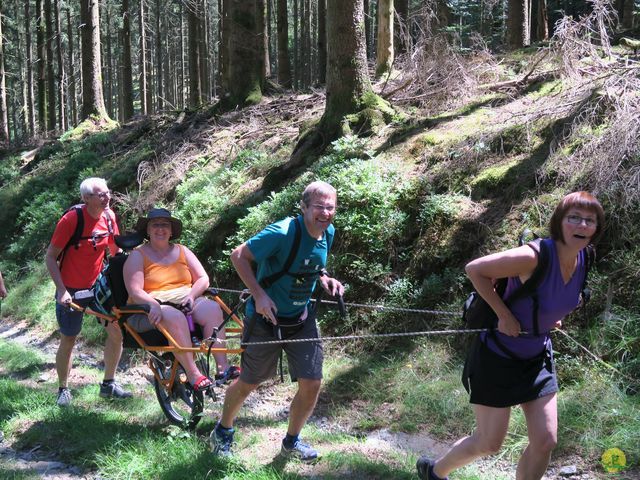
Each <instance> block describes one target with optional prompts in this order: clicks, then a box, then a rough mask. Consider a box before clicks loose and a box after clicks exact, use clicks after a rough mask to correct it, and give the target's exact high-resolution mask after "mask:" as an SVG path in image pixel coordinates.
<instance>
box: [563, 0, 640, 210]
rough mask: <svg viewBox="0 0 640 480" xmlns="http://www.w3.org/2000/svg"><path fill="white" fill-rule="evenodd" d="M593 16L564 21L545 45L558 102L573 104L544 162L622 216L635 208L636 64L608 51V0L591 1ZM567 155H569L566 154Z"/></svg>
mask: <svg viewBox="0 0 640 480" xmlns="http://www.w3.org/2000/svg"><path fill="white" fill-rule="evenodd" d="M592 3H593V4H594V9H593V12H592V13H591V14H590V15H588V16H585V17H583V18H581V19H578V20H571V19H568V18H565V19H563V20H562V21H561V23H560V25H559V27H560V28H559V29H558V32H557V35H556V38H554V41H553V42H552V44H551V51H552V53H553V54H554V55H556V57H557V58H558V60H559V63H560V65H561V71H562V72H563V80H564V84H565V89H564V90H563V94H562V101H561V102H560V103H561V104H563V105H564V106H565V107H567V106H571V105H579V108H578V110H577V111H576V112H575V119H574V121H573V123H572V125H571V127H570V129H569V130H568V132H567V133H566V135H565V137H564V139H563V140H562V141H561V143H560V146H561V147H562V146H570V147H571V148H558V149H557V150H556V151H555V153H554V154H553V155H552V157H551V159H550V161H551V162H552V163H553V165H554V168H555V170H556V171H555V173H556V174H558V173H559V174H560V175H559V178H558V180H559V181H563V180H566V179H570V178H573V179H579V180H578V181H579V182H581V185H580V186H582V187H583V188H590V189H591V190H593V191H594V192H595V193H596V194H597V195H598V196H599V197H600V198H602V199H603V200H605V201H607V203H609V204H611V205H615V206H616V208H617V209H619V211H618V214H620V215H622V214H626V213H628V212H629V210H630V209H632V208H635V209H637V208H638V207H640V64H638V63H633V64H628V63H627V62H626V61H623V59H620V58H617V57H616V56H615V55H614V53H613V52H612V49H611V45H610V40H609V32H611V31H612V25H613V23H612V21H613V19H614V17H613V15H614V13H613V9H612V6H611V3H610V1H609V0H592ZM567 152H570V153H567Z"/></svg>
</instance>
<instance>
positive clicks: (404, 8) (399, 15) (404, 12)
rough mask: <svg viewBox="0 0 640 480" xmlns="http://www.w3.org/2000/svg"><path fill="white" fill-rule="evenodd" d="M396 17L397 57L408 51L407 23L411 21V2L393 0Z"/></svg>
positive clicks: (395, 41) (395, 43)
mask: <svg viewBox="0 0 640 480" xmlns="http://www.w3.org/2000/svg"><path fill="white" fill-rule="evenodd" d="M393 1H394V7H395V15H394V30H393V32H394V38H393V41H394V48H395V53H396V55H398V54H400V53H404V52H406V51H407V44H406V36H407V27H408V24H407V21H408V20H409V0H393Z"/></svg>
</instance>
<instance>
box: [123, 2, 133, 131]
mask: <svg viewBox="0 0 640 480" xmlns="http://www.w3.org/2000/svg"><path fill="white" fill-rule="evenodd" d="M121 11H122V33H121V36H122V118H123V119H124V120H125V121H126V120H129V119H130V118H131V117H133V68H132V66H131V11H130V10H129V0H122V10H121Z"/></svg>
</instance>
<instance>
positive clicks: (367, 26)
mask: <svg viewBox="0 0 640 480" xmlns="http://www.w3.org/2000/svg"><path fill="white" fill-rule="evenodd" d="M325 1H326V0H325ZM371 23H372V22H371V5H370V3H369V0H364V38H365V40H366V42H367V59H370V58H371V57H372V56H373V53H372V52H373V48H372V46H371V43H372V42H373V38H372V36H371Z"/></svg>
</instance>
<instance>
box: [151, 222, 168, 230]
mask: <svg viewBox="0 0 640 480" xmlns="http://www.w3.org/2000/svg"><path fill="white" fill-rule="evenodd" d="M149 226H150V227H151V228H155V229H158V230H159V229H169V228H171V224H170V223H164V222H162V223H150V224H149Z"/></svg>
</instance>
